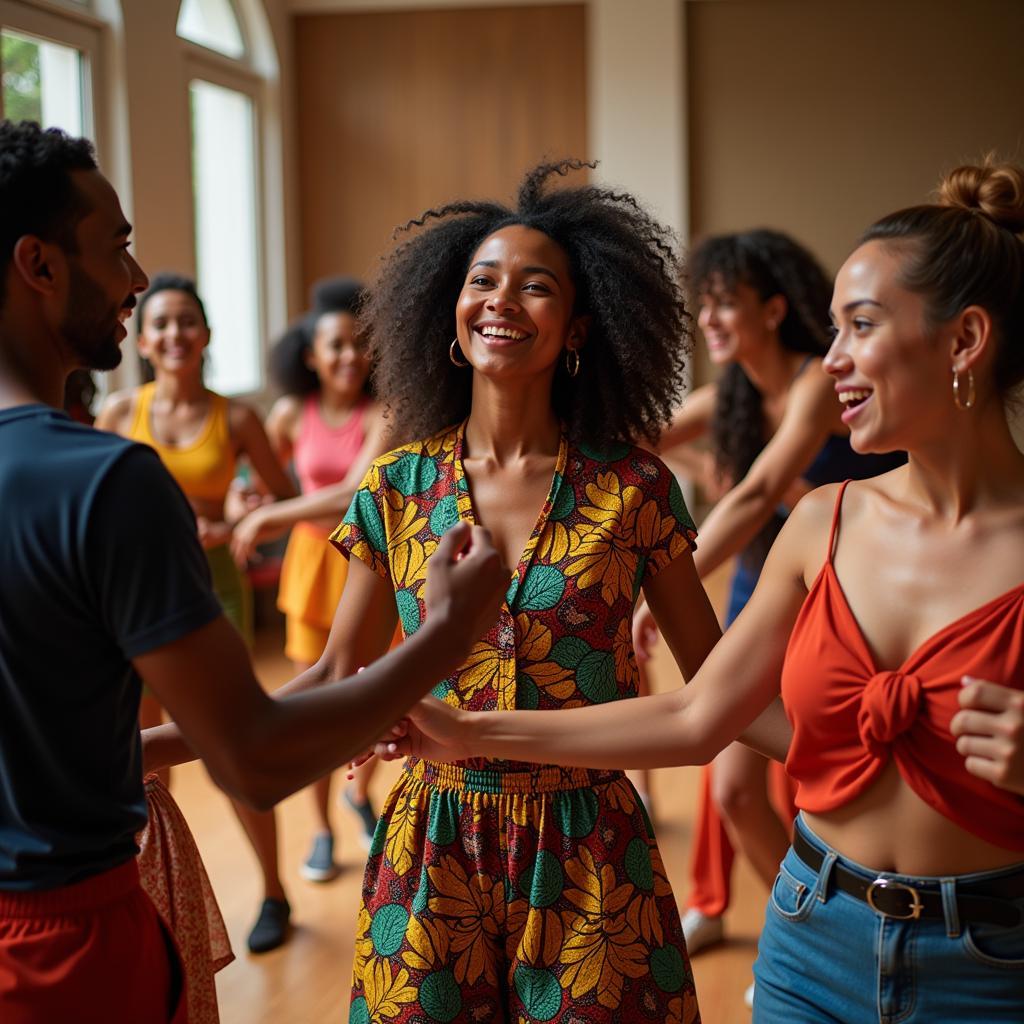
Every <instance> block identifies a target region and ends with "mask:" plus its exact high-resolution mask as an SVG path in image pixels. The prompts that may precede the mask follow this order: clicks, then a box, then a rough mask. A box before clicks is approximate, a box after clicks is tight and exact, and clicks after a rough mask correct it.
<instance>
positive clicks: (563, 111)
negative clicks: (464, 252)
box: [294, 5, 587, 287]
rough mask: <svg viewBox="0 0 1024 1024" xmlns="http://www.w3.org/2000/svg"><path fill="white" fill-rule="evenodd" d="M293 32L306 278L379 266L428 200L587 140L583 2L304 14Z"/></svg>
mask: <svg viewBox="0 0 1024 1024" xmlns="http://www.w3.org/2000/svg"><path fill="white" fill-rule="evenodd" d="M524 18H526V19H528V20H529V25H530V31H529V32H528V33H524V32H523V31H522V24H523V19H524ZM294 38H295V53H294V67H295V78H296V100H297V125H298V165H299V185H300V193H299V205H300V210H301V232H302V278H303V280H304V282H305V284H306V286H307V287H308V285H309V284H310V283H311V282H312V281H314V280H316V279H317V278H319V277H323V276H325V275H329V274H336V273H349V274H357V275H360V276H367V275H369V274H371V273H372V271H373V269H374V265H375V261H376V257H377V256H378V255H379V254H380V253H381V252H382V251H383V250H385V249H386V248H387V247H388V245H389V244H390V238H391V232H392V230H393V228H394V227H395V225H397V224H400V223H402V222H404V221H406V220H408V219H409V218H412V217H415V216H417V215H418V214H419V213H420V212H422V211H423V210H424V209H426V208H427V207H430V206H435V205H438V204H439V203H443V202H445V201H447V200H451V199H455V198H460V197H486V198H496V199H500V200H505V199H508V198H509V196H510V193H511V192H512V190H513V189H514V188H515V186H516V184H517V183H518V181H519V179H520V178H521V176H522V174H523V171H524V170H526V169H527V168H529V167H530V166H532V165H533V164H535V163H537V162H538V161H539V160H541V159H542V158H543V157H544V156H545V155H547V156H549V157H553V158H557V157H563V156H585V155H586V153H587V133H586V67H585V59H584V55H585V19H584V8H583V6H582V5H571V6H570V5H558V6H550V7H530V8H528V9H525V8H521V7H520V8H502V7H491V8H488V9H487V10H475V9H471V10H439V11H404V12H381V13H375V14H342V13H338V14H323V15H302V14H299V15H297V16H296V18H295V34H294Z"/></svg>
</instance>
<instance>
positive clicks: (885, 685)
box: [782, 481, 1024, 851]
mask: <svg viewBox="0 0 1024 1024" xmlns="http://www.w3.org/2000/svg"><path fill="white" fill-rule="evenodd" d="M846 483H849V481H847V482H846ZM846 483H844V484H843V485H842V487H841V488H840V489H839V495H838V497H837V498H836V507H835V512H834V513H833V516H832V530H831V532H830V534H829V543H828V553H827V556H826V559H825V564H824V565H823V566H822V567H821V572H820V573H819V574H818V577H817V579H816V580H815V581H814V584H813V585H812V587H811V589H810V592H809V593H808V595H807V599H806V600H805V601H804V604H803V607H802V608H801V609H800V614H799V616H798V617H797V621H796V625H795V626H794V627H793V633H792V635H791V636H790V639H789V646H788V647H787V649H786V659H785V664H784V665H783V669H782V699H783V703H784V704H785V708H786V714H787V716H788V717H789V720H790V722H791V723H792V726H793V740H792V743H791V745H790V748H789V757H788V758H787V759H786V770H787V771H788V772H789V774H790V775H791V776H792V777H793V778H794V779H795V780H796V783H797V795H796V804H797V806H798V807H800V808H801V809H802V810H805V811H810V812H811V813H821V812H825V811H831V810H834V809H835V808H837V807H841V806H843V805H844V804H846V803H848V802H850V801H851V800H853V799H855V798H856V797H858V796H860V795H861V794H862V793H863V792H864V791H865V790H867V789H868V788H869V787H870V786H871V785H872V783H874V782H875V780H876V779H877V778H878V777H879V775H880V774H881V773H882V771H883V769H884V768H885V765H886V763H887V762H888V760H889V758H892V759H893V760H895V762H896V766H897V768H898V769H899V773H900V775H901V776H902V777H903V779H904V781H905V782H906V783H907V785H908V786H910V788H911V789H913V791H914V792H915V793H916V794H917V795H918V796H919V797H921V799H922V800H924V801H925V803H927V804H929V805H930V806H931V807H934V808H935V809H936V810H937V811H938V812H939V813H940V814H942V815H944V816H945V817H946V818H948V819H949V820H950V821H952V822H954V823H955V824H956V825H959V826H960V827H961V828H963V829H964V830H966V831H967V832H970V833H971V834H972V835H976V836H978V837H979V838H981V839H984V840H985V841H987V842H989V843H992V844H994V845H996V846H1001V847H1003V848H1005V849H1010V850H1021V851H1024V803H1022V802H1021V800H1020V798H1019V797H1017V796H1016V795H1014V794H1013V793H1010V792H1008V791H1006V790H1003V789H999V788H997V787H996V786H994V785H992V784H991V783H990V782H986V781H985V780H984V779H979V778H977V777H976V776H974V775H970V774H969V773H968V772H967V769H966V768H965V767H964V759H963V757H962V756H961V755H960V754H959V753H957V750H956V745H955V741H954V739H953V736H952V734H951V733H950V731H949V726H950V722H951V721H952V719H953V716H954V715H955V714H956V712H957V711H958V710H959V704H958V694H959V692H960V689H961V682H960V679H961V676H964V675H970V676H975V677H977V678H980V679H990V680H992V681H993V682H997V683H1002V684H1004V685H1008V686H1013V687H1015V688H1017V689H1024V584H1022V585H1020V586H1017V587H1014V588H1013V589H1012V590H1008V591H1007V592H1006V593H1005V594H1002V595H1000V596H999V597H997V598H994V599H993V600H991V601H989V602H987V603H986V604H983V605H982V606H981V607H980V608H975V609H974V610H973V611H971V612H968V613H967V614H966V615H963V616H961V617H960V618H959V619H957V620H956V621H955V622H951V623H950V624H949V625H948V626H946V627H945V628H943V629H941V630H939V631H938V632H937V633H935V634H934V635H933V636H931V637H929V638H928V639H927V640H926V641H925V642H924V643H923V644H921V646H920V647H918V648H917V650H916V651H914V652H913V653H912V654H911V655H910V657H909V658H907V660H906V661H905V662H904V663H903V664H902V665H900V666H898V667H897V668H896V669H894V670H891V671H889V670H886V671H879V669H878V667H877V666H876V664H875V661H874V657H873V655H872V653H871V651H870V649H869V648H868V645H867V642H866V641H865V639H864V635H863V634H862V633H861V630H860V626H859V625H858V624H857V620H856V619H855V618H854V616H853V613H852V612H851V611H850V607H849V605H848V604H847V603H846V597H845V595H844V594H843V590H842V587H841V586H840V583H839V580H838V578H837V577H836V573H835V569H834V568H833V565H832V556H833V551H834V545H835V538H836V530H837V527H838V524H839V512H840V509H841V508H842V503H843V493H844V491H845V490H846Z"/></svg>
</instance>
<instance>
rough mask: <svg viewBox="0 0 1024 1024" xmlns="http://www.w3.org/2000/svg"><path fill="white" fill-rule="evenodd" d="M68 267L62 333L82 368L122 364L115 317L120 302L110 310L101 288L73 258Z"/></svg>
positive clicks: (102, 367) (103, 367) (109, 366)
mask: <svg viewBox="0 0 1024 1024" xmlns="http://www.w3.org/2000/svg"><path fill="white" fill-rule="evenodd" d="M68 266H69V268H70V280H69V283H68V308H67V313H66V314H65V317H64V322H63V323H62V324H61V333H62V334H63V335H64V340H65V341H66V342H67V343H68V346H69V347H70V348H71V351H72V352H74V354H75V355H76V356H77V357H78V365H79V366H81V367H82V368H83V369H86V370H112V369H114V367H115V366H117V365H118V364H119V363H120V362H121V345H120V342H119V341H118V337H117V325H118V323H119V320H118V317H117V314H118V313H119V312H120V310H121V307H122V306H123V303H118V305H117V306H116V307H114V308H113V309H111V308H110V307H109V306H108V300H107V299H106V298H105V297H104V295H103V289H102V288H101V287H100V286H99V285H98V284H97V283H96V282H95V281H94V280H93V279H92V278H91V277H90V276H89V275H88V274H87V273H86V272H85V271H84V270H81V269H79V267H78V266H77V265H76V263H75V261H74V260H73V259H72V260H69V261H68Z"/></svg>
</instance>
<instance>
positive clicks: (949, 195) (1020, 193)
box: [939, 158, 1024, 234]
mask: <svg viewBox="0 0 1024 1024" xmlns="http://www.w3.org/2000/svg"><path fill="white" fill-rule="evenodd" d="M939 205H940V206H954V207H957V206H958V207H961V208H962V209H965V210H976V211H977V212H978V213H981V214H983V215H984V216H985V217H987V218H988V219H989V220H990V221H992V222H993V223H994V224H996V225H997V226H998V227H1001V228H1006V229H1007V230H1008V231H1012V232H1013V233H1014V234H1020V233H1021V232H1024V167H1020V166H1018V165H1017V164H1009V163H1005V164H1001V163H996V162H995V160H993V159H992V158H988V159H986V160H985V162H984V163H983V164H981V165H980V166H976V165H975V166H972V165H966V166H963V167H957V168H956V169H955V170H953V171H950V172H949V174H947V175H946V177H945V178H944V179H943V180H942V182H941V184H940V185H939Z"/></svg>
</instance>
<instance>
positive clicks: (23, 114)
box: [0, 32, 43, 122]
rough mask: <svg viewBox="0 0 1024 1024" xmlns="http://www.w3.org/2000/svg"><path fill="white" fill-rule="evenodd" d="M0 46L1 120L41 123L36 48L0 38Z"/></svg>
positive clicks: (10, 36)
mask: <svg viewBox="0 0 1024 1024" xmlns="http://www.w3.org/2000/svg"><path fill="white" fill-rule="evenodd" d="M0 43H2V46H3V54H2V68H3V97H4V117H6V118H7V119H8V120H11V121H40V122H41V121H42V119H43V93H42V76H41V74H40V69H39V44H38V43H37V42H35V41H33V40H31V39H25V38H24V37H23V36H17V35H14V34H12V33H8V32H4V33H2V34H0Z"/></svg>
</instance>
